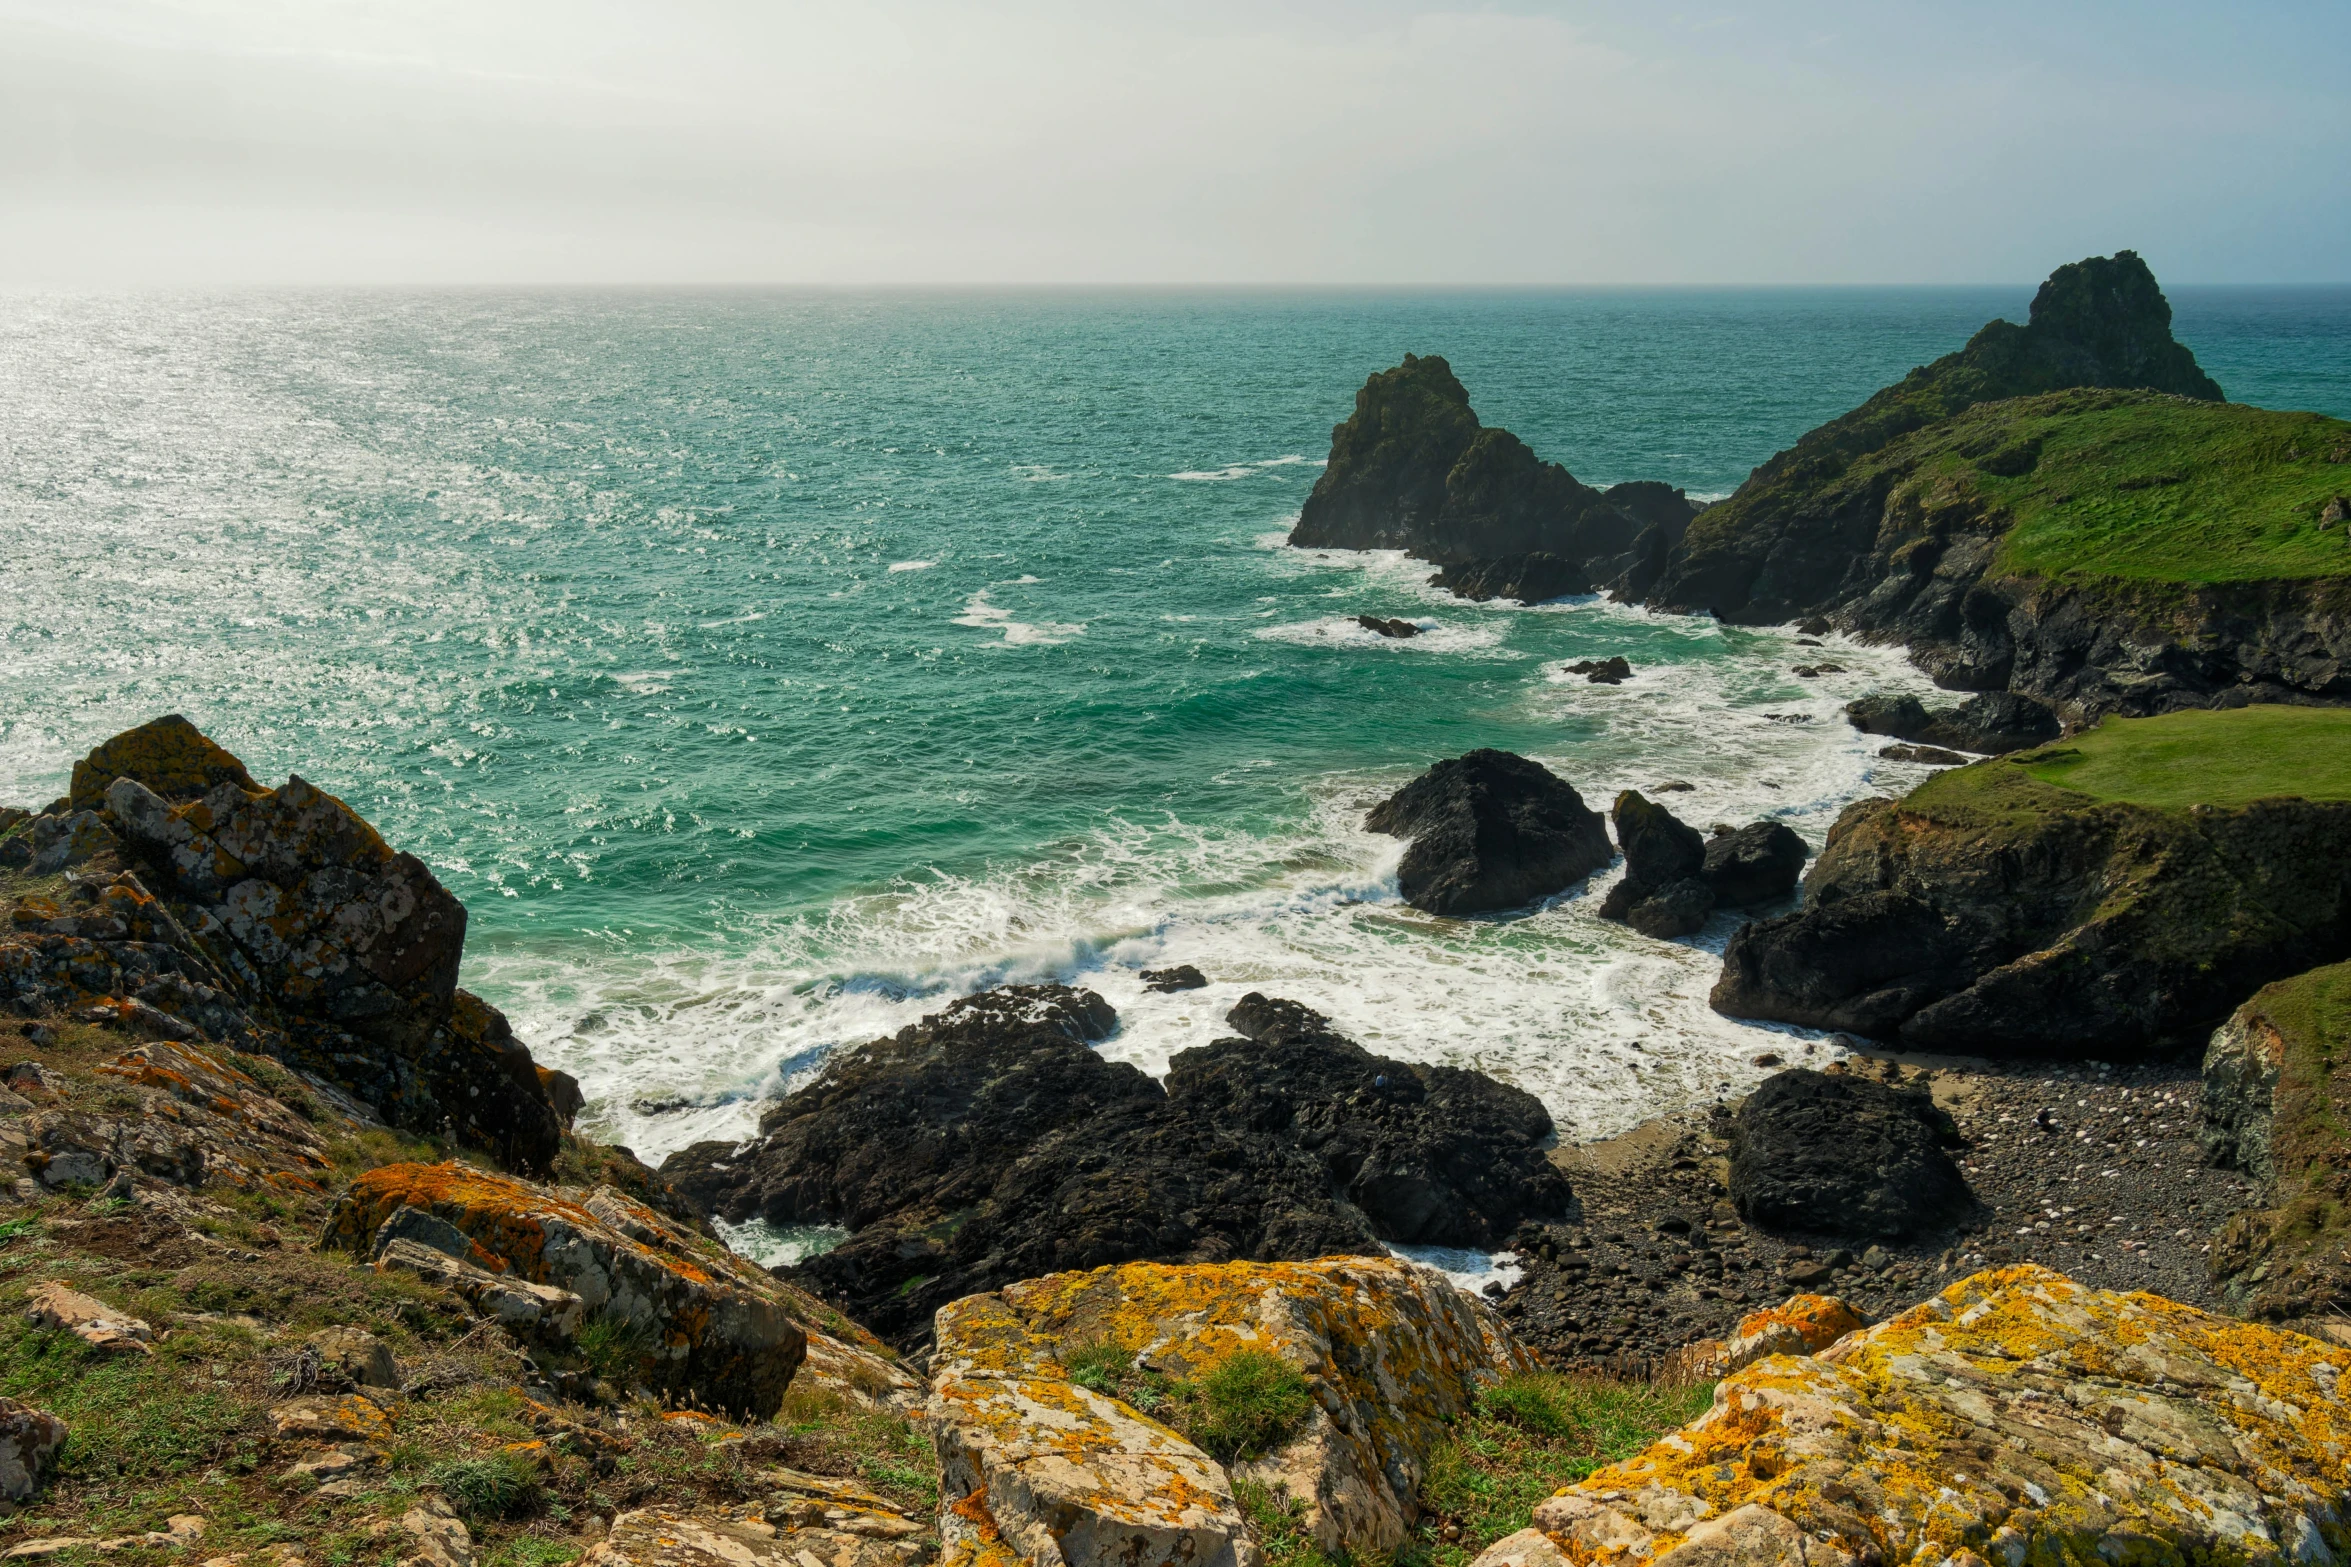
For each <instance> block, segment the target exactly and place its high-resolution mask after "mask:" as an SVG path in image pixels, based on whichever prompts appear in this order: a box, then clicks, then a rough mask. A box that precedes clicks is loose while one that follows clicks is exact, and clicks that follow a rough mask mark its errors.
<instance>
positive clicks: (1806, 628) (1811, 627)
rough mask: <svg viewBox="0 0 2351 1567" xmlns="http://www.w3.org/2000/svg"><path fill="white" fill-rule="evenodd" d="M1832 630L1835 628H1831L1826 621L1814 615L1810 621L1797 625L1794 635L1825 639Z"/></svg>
mask: <svg viewBox="0 0 2351 1567" xmlns="http://www.w3.org/2000/svg"><path fill="white" fill-rule="evenodd" d="M1834 629H1835V628H1834V627H1832V626H1831V625H1830V624H1829V623H1828V621H1827V620H1826V619H1824V618H1823V617H1821V616H1819V615H1815V616H1813V617H1812V618H1811V619H1810V620H1807V621H1805V622H1804V623H1803V624H1801V625H1799V626H1798V627H1797V628H1796V634H1797V635H1798V636H1806V637H1825V636H1827V635H1828V634H1829V632H1830V631H1832V630H1834Z"/></svg>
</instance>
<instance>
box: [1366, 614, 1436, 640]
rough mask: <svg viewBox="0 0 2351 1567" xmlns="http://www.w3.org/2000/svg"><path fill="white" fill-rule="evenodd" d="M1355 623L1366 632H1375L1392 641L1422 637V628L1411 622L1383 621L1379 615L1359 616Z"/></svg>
mask: <svg viewBox="0 0 2351 1567" xmlns="http://www.w3.org/2000/svg"><path fill="white" fill-rule="evenodd" d="M1355 623H1356V624H1357V625H1359V626H1361V627H1362V628H1363V629H1364V630H1366V631H1370V632H1375V633H1377V634H1378V635H1380V636H1383V637H1387V638H1389V639H1391V640H1394V639H1398V638H1402V637H1417V636H1419V635H1420V627H1418V626H1416V625H1414V624H1413V623H1412V622H1411V621H1409V620H1383V619H1381V618H1380V617H1379V616H1377V615H1358V616H1356V617H1355Z"/></svg>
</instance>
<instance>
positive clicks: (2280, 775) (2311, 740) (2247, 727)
mask: <svg viewBox="0 0 2351 1567" xmlns="http://www.w3.org/2000/svg"><path fill="white" fill-rule="evenodd" d="M1984 765H1985V768H1987V769H1989V768H1996V767H1999V766H2001V765H2002V764H2000V763H1997V762H1993V763H1986V764H1984ZM2008 765H2012V766H2019V767H2022V768H2023V769H2024V770H2025V772H2027V773H2029V774H2030V775H2031V776H2033V777H2035V778H2037V779H2039V780H2041V781H2042V782H2043V783H2049V784H2055V785H2056V786H2057V787H2059V788H2061V789H2067V790H2071V791H2074V792H2075V793H2079V794H2086V795H2090V796H2092V797H2094V798H2096V799H2100V800H2123V801H2128V802H2130V803H2132V804H2135V805H2151V806H2155V807H2157V808H2158V809H2164V810H2178V809H2181V808H2183V807H2186V806H2191V805H2219V806H2232V805H2247V804H2250V803H2251V802H2253V801H2255V800H2268V799H2277V798H2280V797H2287V796H2291V797H2297V798H2300V799H2305V800H2351V711H2346V710H2345V709H2342V708H2339V707H2274V706H2270V707H2239V708H2230V709H2224V710H2221V711H2218V712H2202V711H2198V712H2180V713H2166V714H2164V715H2163V716H2161V717H2159V718H2109V719H2107V720H2106V721H2105V722H2104V723H2103V724H2100V725H2099V726H2098V727H2097V728H2095V729H2092V730H2088V731H2086V732H2085V733H2082V734H2080V735H2076V736H2074V737H2073V738H2072V739H2069V740H2065V741H2063V742H2061V743H2059V744H2056V745H2047V746H2042V747H2040V748H2039V749H2037V750H2034V751H2027V752H2022V753H2019V754H2018V755H2017V756H2015V757H2012V758H2010V761H2009V764H2008ZM1962 771H1963V772H1965V773H1977V772H1978V771H1979V770H1978V769H1976V768H1967V769H1963V770H1962ZM1945 776H1946V777H1950V778H1952V779H1953V781H1954V785H1955V786H1956V787H1961V788H1967V787H1975V786H1977V784H1978V783H1979V780H1978V779H1965V778H1962V777H1961V776H1960V774H1956V773H1955V774H1946V775H1945ZM1937 781H1938V782H1939V781H1940V780H1937Z"/></svg>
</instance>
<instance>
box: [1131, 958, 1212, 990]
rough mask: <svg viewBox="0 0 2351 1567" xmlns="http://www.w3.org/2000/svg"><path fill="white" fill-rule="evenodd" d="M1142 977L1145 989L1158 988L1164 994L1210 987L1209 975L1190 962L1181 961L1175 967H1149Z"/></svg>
mask: <svg viewBox="0 0 2351 1567" xmlns="http://www.w3.org/2000/svg"><path fill="white" fill-rule="evenodd" d="M1142 978H1143V988H1144V989H1145V990H1156V991H1158V992H1160V993H1161V994H1163V995H1165V994H1171V993H1173V992H1175V991H1179V990H1205V989H1207V988H1208V976H1207V975H1205V974H1203V973H1201V972H1200V971H1199V970H1198V969H1196V968H1194V967H1192V965H1191V964H1189V963H1179V964H1177V965H1176V966H1175V967H1174V968H1147V969H1145V970H1143V975H1142Z"/></svg>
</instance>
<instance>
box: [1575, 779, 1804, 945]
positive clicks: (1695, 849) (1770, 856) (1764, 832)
mask: <svg viewBox="0 0 2351 1567" xmlns="http://www.w3.org/2000/svg"><path fill="white" fill-rule="evenodd" d="M1609 814H1610V817H1611V818H1612V819H1613V821H1614V822H1615V824H1616V841H1617V842H1618V843H1620V844H1622V845H1623V846H1624V860H1625V873H1624V880H1622V881H1620V882H1618V883H1617V884H1616V885H1615V886H1613V887H1611V888H1609V889H1608V896H1607V898H1606V899H1604V900H1603V901H1602V902H1601V904H1600V917H1601V918H1602V919H1604V920H1622V921H1624V922H1625V923H1626V924H1628V925H1630V926H1632V927H1633V929H1635V930H1637V931H1639V932H1640V933H1641V934H1642V935H1644V936H1654V937H1656V938H1658V939H1659V940H1669V939H1671V938H1673V937H1676V936H1687V935H1689V934H1691V933H1692V932H1694V931H1696V930H1698V929H1700V928H1701V927H1702V926H1704V925H1705V923H1706V918H1707V916H1708V915H1710V914H1712V913H1713V912H1714V911H1715V910H1716V909H1717V908H1728V909H1738V908H1746V907H1748V906H1749V905H1751V904H1756V903H1767V902H1769V901H1770V900H1772V899H1774V898H1779V897H1785V896H1786V895H1787V894H1788V893H1790V892H1793V891H1794V890H1795V888H1796V880H1797V878H1798V877H1800V876H1802V875H1803V874H1804V861H1805V858H1806V856H1808V855H1809V854H1810V853H1811V852H1812V851H1811V850H1809V849H1808V848H1806V847H1805V845H1804V840H1803V839H1801V838H1799V837H1797V836H1796V834H1795V833H1794V832H1793V831H1792V830H1790V829H1789V828H1788V827H1787V826H1786V825H1784V824H1783V823H1780V822H1773V821H1759V822H1750V823H1748V824H1747V825H1746V826H1744V827H1741V828H1739V829H1738V830H1737V831H1735V832H1732V831H1724V830H1722V829H1717V832H1718V836H1716V837H1714V838H1705V837H1701V836H1700V835H1699V833H1698V830H1697V829H1696V828H1694V827H1691V826H1689V825H1688V824H1686V823H1684V822H1683V821H1681V820H1680V819H1679V818H1677V817H1676V816H1675V815H1674V814H1673V812H1671V811H1669V810H1667V809H1666V808H1665V807H1664V806H1662V805H1659V804H1657V803H1656V802H1655V801H1652V800H1649V799H1647V798H1645V797H1643V796H1642V795H1641V794H1639V793H1637V792H1635V791H1633V790H1630V789H1628V790H1626V791H1625V792H1624V793H1622V794H1620V795H1618V796H1617V797H1616V804H1615V806H1614V808H1613V809H1612V810H1611V811H1610V813H1609Z"/></svg>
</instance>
